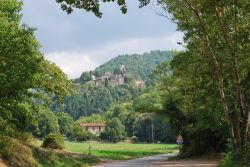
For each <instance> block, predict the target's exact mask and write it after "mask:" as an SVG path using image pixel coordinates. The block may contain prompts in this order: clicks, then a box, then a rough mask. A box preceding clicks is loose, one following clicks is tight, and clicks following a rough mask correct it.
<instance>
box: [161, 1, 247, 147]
mask: <svg viewBox="0 0 250 167" xmlns="http://www.w3.org/2000/svg"><path fill="white" fill-rule="evenodd" d="M159 4H160V5H161V6H162V8H163V9H164V10H165V11H166V12H168V13H170V15H169V16H170V17H171V19H172V20H173V21H174V22H175V23H176V24H177V26H178V29H179V30H181V31H183V32H185V36H184V41H185V42H186V47H187V50H186V51H185V53H184V55H183V56H182V58H184V59H185V55H186V56H191V57H192V60H193V61H192V63H190V64H188V66H187V68H186V69H188V68H194V67H198V68H199V71H197V72H196V73H194V74H198V76H199V78H195V80H196V82H198V83H201V82H202V81H207V83H209V84H210V85H208V84H207V85H204V86H203V87H202V88H203V89H198V90H199V91H201V90H203V91H210V92H211V91H212V90H214V91H213V92H215V93H216V95H215V96H214V98H216V99H215V103H219V105H220V106H218V107H220V110H221V111H223V112H224V120H225V122H226V123H227V126H228V132H229V135H230V138H231V139H232V144H233V151H234V152H238V151H240V150H242V149H243V148H244V147H245V146H246V143H247V133H248V132H247V131H248V130H247V129H248V128H247V126H248V123H249V99H248V97H249V88H248V85H249V84H248V81H247V80H248V72H249V65H250V64H249V63H250V60H249V54H248V53H249V26H250V24H249V20H250V19H249V15H248V14H247V13H248V6H249V1H233V0H229V1H210V0H204V1H199V2H198V1H195V0H180V1H172V0H164V1H160V2H159ZM179 11H182V12H179ZM182 61H183V60H182ZM198 68H196V70H197V69H198ZM201 71H202V72H203V73H200V72H201ZM191 75H192V76H194V75H193V73H189V74H187V75H186V77H187V78H188V79H191V78H192V76H191ZM204 84H205V83H204ZM208 88H210V89H208ZM193 104H194V103H193Z"/></svg>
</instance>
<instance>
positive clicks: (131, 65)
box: [92, 51, 172, 82]
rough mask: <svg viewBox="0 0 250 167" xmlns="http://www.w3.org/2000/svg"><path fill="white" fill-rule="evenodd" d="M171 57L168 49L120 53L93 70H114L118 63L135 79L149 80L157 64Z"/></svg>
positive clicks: (100, 72) (99, 72)
mask: <svg viewBox="0 0 250 167" xmlns="http://www.w3.org/2000/svg"><path fill="white" fill-rule="evenodd" d="M171 59H172V53H171V52H170V51H151V52H150V53H144V54H142V55H138V54H134V55H120V56H118V57H115V58H113V59H111V60H110V61H108V62H107V63H104V64H102V65H101V66H100V67H97V68H96V69H95V71H94V72H92V73H96V74H98V75H101V74H104V73H105V72H108V71H110V72H114V73H115V71H116V69H117V68H119V66H120V65H124V66H125V70H126V74H131V75H132V76H133V77H135V79H137V80H143V81H145V82H149V81H150V74H151V72H152V71H153V70H154V69H155V67H156V66H157V65H159V64H160V63H162V62H164V61H169V60H171Z"/></svg>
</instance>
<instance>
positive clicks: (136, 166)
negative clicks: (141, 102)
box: [95, 153, 218, 167]
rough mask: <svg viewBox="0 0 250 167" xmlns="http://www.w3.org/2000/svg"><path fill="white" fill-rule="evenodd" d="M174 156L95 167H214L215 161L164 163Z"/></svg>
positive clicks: (152, 157)
mask: <svg viewBox="0 0 250 167" xmlns="http://www.w3.org/2000/svg"><path fill="white" fill-rule="evenodd" d="M173 156H176V154H175V153H171V154H161V155H156V156H149V157H143V158H138V159H132V160H127V161H116V162H108V163H103V164H100V165H97V166H95V167H216V166H218V161H216V160H204V159H203V160H199V159H198V160H197V159H191V160H175V161H166V160H167V159H168V158H169V157H173Z"/></svg>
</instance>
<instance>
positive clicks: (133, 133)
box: [132, 125, 135, 137]
mask: <svg viewBox="0 0 250 167" xmlns="http://www.w3.org/2000/svg"><path fill="white" fill-rule="evenodd" d="M132 128H133V137H134V136H135V125H133V126H132Z"/></svg>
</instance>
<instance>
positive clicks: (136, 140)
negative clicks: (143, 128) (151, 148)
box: [130, 136, 140, 144]
mask: <svg viewBox="0 0 250 167" xmlns="http://www.w3.org/2000/svg"><path fill="white" fill-rule="evenodd" d="M130 140H131V142H132V143H135V144H136V143H140V141H139V139H138V137H136V136H132V137H131V139H130Z"/></svg>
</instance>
